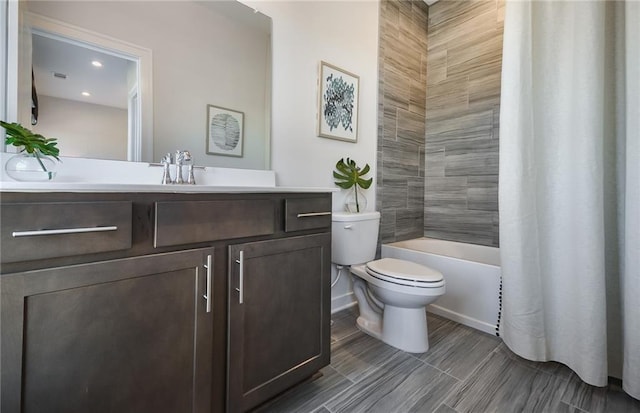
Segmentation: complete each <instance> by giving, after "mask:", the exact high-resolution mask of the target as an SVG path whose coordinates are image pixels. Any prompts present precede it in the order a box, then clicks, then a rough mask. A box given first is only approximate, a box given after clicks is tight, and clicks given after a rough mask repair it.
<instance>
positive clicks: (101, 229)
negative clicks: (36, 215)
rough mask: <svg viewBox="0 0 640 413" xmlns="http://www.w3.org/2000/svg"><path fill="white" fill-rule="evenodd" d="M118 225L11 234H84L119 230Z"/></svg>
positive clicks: (15, 232)
mask: <svg viewBox="0 0 640 413" xmlns="http://www.w3.org/2000/svg"><path fill="white" fill-rule="evenodd" d="M117 230H118V227H116V226H110V227H88V228H60V229H36V230H33V231H14V232H12V233H11V235H12V236H13V237H14V238H18V237H35V236H37V235H60V234H82V233H85V232H105V231H117Z"/></svg>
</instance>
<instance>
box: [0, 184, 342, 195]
mask: <svg viewBox="0 0 640 413" xmlns="http://www.w3.org/2000/svg"><path fill="white" fill-rule="evenodd" d="M337 191H338V189H337V188H309V187H281V186H215V185H160V184H119V183H90V182H55V181H51V182H15V181H2V182H0V192H166V193H277V192H309V193H314V192H318V193H319V192H322V193H326V192H337Z"/></svg>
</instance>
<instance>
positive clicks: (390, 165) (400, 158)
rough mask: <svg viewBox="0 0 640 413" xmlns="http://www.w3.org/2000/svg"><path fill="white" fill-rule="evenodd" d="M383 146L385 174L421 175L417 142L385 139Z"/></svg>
mask: <svg viewBox="0 0 640 413" xmlns="http://www.w3.org/2000/svg"><path fill="white" fill-rule="evenodd" d="M382 148H383V149H382V162H383V164H382V168H383V170H382V173H383V175H403V176H419V173H418V172H419V168H420V159H418V158H419V156H420V153H419V147H418V145H417V144H414V143H408V142H406V141H390V140H384V142H383V143H382Z"/></svg>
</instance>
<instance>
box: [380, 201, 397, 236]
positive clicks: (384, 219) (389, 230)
mask: <svg viewBox="0 0 640 413" xmlns="http://www.w3.org/2000/svg"><path fill="white" fill-rule="evenodd" d="M379 211H380V233H379V236H378V238H380V242H381V243H383V244H386V243H388V242H393V241H395V240H396V210H395V209H379Z"/></svg>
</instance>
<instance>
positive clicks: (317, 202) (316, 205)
mask: <svg viewBox="0 0 640 413" xmlns="http://www.w3.org/2000/svg"><path fill="white" fill-rule="evenodd" d="M284 203H285V208H284V209H285V220H284V222H285V224H284V227H285V229H284V230H285V231H286V232H291V231H301V230H305V229H318V228H331V197H330V196H323V197H317V198H288V199H285V201H284Z"/></svg>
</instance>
